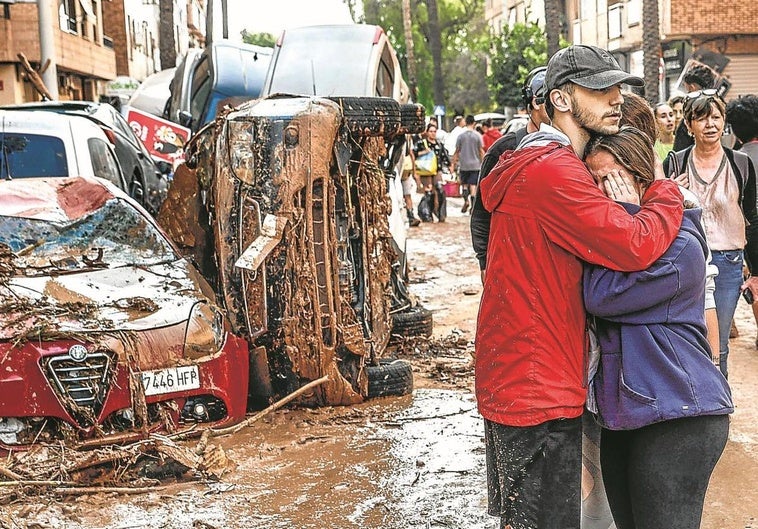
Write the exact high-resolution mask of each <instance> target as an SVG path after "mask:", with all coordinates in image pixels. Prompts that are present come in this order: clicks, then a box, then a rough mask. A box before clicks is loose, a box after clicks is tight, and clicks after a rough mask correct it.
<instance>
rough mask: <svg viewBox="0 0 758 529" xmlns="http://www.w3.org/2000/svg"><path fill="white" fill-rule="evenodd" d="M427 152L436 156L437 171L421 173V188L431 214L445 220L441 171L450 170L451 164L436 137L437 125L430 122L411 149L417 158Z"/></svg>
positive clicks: (445, 210) (444, 197)
mask: <svg viewBox="0 0 758 529" xmlns="http://www.w3.org/2000/svg"><path fill="white" fill-rule="evenodd" d="M429 152H432V153H434V155H435V157H436V158H437V171H436V173H435V174H433V175H421V184H422V188H421V189H423V192H424V193H426V194H428V196H429V197H430V200H431V210H432V214H433V215H434V216H435V217H437V222H445V219H446V218H447V197H446V196H445V191H444V188H443V185H442V184H443V182H442V171H443V167H444V168H446V169H447V170H448V171H451V164H450V157H449V156H448V153H447V149H445V146H444V145H443V144H442V142H441V141H439V140H438V139H437V127H436V125H434V123H432V122H429V124H428V125H427V126H426V131H425V136H424V137H421V138H419V141H417V142H416V145H415V147H414V149H413V154H414V156H415V158H416V159H417V160H418V158H419V157H420V156H422V155H424V154H427V153H429ZM421 220H424V219H423V218H422V219H421Z"/></svg>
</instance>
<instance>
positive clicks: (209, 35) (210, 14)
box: [205, 0, 215, 48]
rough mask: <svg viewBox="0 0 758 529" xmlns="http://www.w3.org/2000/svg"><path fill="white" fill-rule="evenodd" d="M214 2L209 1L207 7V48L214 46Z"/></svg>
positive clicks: (212, 0)
mask: <svg viewBox="0 0 758 529" xmlns="http://www.w3.org/2000/svg"><path fill="white" fill-rule="evenodd" d="M214 3H215V1H214V0H208V3H207V4H206V6H205V47H206V48H210V47H211V45H212V44H213V4H214Z"/></svg>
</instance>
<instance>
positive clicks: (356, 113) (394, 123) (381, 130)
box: [329, 97, 401, 140]
mask: <svg viewBox="0 0 758 529" xmlns="http://www.w3.org/2000/svg"><path fill="white" fill-rule="evenodd" d="M329 99H331V100H332V101H334V102H335V103H337V104H338V105H339V106H340V107H341V108H342V115H343V116H344V118H345V123H346V125H347V128H348V130H349V131H350V134H351V135H352V136H354V137H369V136H383V137H384V138H385V139H388V140H390V139H392V138H394V137H395V136H397V135H398V133H399V131H400V128H401V127H400V124H401V113H400V104H399V103H398V102H397V101H395V100H394V99H390V98H388V97H330V98H329Z"/></svg>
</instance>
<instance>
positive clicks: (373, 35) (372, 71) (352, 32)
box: [261, 24, 408, 103]
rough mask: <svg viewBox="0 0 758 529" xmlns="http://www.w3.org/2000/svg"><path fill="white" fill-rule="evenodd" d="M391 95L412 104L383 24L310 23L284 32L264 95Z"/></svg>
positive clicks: (275, 54) (269, 73)
mask: <svg viewBox="0 0 758 529" xmlns="http://www.w3.org/2000/svg"><path fill="white" fill-rule="evenodd" d="M276 93H285V94H298V95H315V96H326V97H333V96H339V97H343V96H369V97H390V98H392V99H394V100H395V101H397V102H398V103H407V102H408V86H407V85H406V84H405V81H403V74H402V72H401V70H400V62H399V61H398V59H397V54H396V53H395V50H394V48H393V47H392V44H390V41H389V39H388V38H387V34H386V33H385V32H384V30H383V29H382V28H381V27H379V26H371V25H367V24H341V25H326V26H306V27H302V28H294V29H288V30H285V31H284V32H282V35H281V36H280V37H279V41H278V42H277V43H276V46H274V55H273V56H272V58H271V64H270V65H269V69H268V74H267V76H266V82H265V83H264V85H263V92H262V93H261V96H262V97H265V96H267V95H270V94H276Z"/></svg>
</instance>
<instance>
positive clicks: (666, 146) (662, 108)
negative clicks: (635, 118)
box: [653, 103, 676, 161]
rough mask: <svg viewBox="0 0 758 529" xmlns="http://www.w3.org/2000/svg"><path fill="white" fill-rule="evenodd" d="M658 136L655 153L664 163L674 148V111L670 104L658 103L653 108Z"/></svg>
mask: <svg viewBox="0 0 758 529" xmlns="http://www.w3.org/2000/svg"><path fill="white" fill-rule="evenodd" d="M653 110H654V112H655V123H656V125H657V129H658V135H657V137H656V139H655V152H656V154H657V155H658V158H659V159H660V160H661V161H663V160H664V159H665V158H666V156H668V153H669V152H670V151H671V150H672V149H673V148H674V126H675V125H676V121H675V119H674V110H673V109H672V108H671V106H669V104H668V103H658V104H657V105H655V107H654V108H653Z"/></svg>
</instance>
